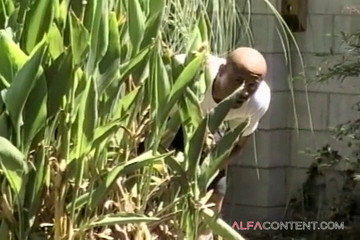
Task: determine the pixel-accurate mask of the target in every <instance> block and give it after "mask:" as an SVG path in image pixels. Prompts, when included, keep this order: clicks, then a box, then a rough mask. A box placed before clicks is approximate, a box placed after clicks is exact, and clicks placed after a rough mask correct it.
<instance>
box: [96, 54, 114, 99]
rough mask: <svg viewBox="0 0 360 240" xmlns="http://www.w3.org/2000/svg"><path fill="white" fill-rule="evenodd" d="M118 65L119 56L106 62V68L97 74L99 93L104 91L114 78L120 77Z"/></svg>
mask: <svg viewBox="0 0 360 240" xmlns="http://www.w3.org/2000/svg"><path fill="white" fill-rule="evenodd" d="M119 67H120V58H118V59H114V60H112V61H110V62H108V67H107V68H106V70H105V72H103V73H102V74H99V75H98V76H97V77H96V79H97V81H96V84H97V91H98V92H99V95H101V94H102V93H104V91H105V90H106V89H107V88H108V87H109V86H110V85H111V83H112V82H113V81H114V80H115V79H120V74H119Z"/></svg>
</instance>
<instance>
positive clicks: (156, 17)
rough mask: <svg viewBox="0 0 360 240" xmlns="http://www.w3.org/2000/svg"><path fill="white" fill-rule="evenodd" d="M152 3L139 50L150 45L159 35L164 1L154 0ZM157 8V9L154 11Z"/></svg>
mask: <svg viewBox="0 0 360 240" xmlns="http://www.w3.org/2000/svg"><path fill="white" fill-rule="evenodd" d="M152 2H156V3H152V4H151V6H152V8H151V13H150V14H151V15H150V18H149V19H148V20H147V22H146V28H145V32H144V38H143V40H142V43H141V49H142V48H144V47H146V46H148V45H149V44H151V42H152V39H153V38H156V37H157V36H158V35H159V33H160V27H161V24H162V21H163V17H164V10H165V1H164V0H155V1H152ZM155 7H156V8H158V9H155Z"/></svg>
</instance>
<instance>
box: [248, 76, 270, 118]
mask: <svg viewBox="0 0 360 240" xmlns="http://www.w3.org/2000/svg"><path fill="white" fill-rule="evenodd" d="M270 101H271V90H270V87H269V85H268V84H267V83H266V82H265V81H262V82H261V83H260V85H259V88H258V89H257V90H256V92H255V93H254V96H253V97H252V98H251V101H250V102H251V105H252V107H253V108H254V109H253V110H255V111H256V112H258V111H260V112H266V111H267V110H268V108H269V105H270Z"/></svg>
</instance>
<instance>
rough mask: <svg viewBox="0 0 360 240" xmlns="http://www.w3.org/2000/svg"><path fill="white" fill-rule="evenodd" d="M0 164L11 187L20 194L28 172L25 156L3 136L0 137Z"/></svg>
mask: <svg viewBox="0 0 360 240" xmlns="http://www.w3.org/2000/svg"><path fill="white" fill-rule="evenodd" d="M0 166H1V169H2V170H3V172H4V175H5V177H6V179H7V181H8V182H9V183H10V186H11V188H12V189H13V190H14V192H15V193H17V194H18V195H21V192H22V190H23V188H24V187H25V184H26V174H27V172H28V166H27V163H26V161H25V156H24V155H23V154H22V153H21V152H20V151H19V150H18V149H17V148H16V147H15V146H14V145H12V144H11V143H10V142H9V141H8V140H7V139H6V138H3V137H0Z"/></svg>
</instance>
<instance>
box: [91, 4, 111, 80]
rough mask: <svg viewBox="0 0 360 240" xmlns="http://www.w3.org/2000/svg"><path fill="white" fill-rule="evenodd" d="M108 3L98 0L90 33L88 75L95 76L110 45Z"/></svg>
mask: <svg viewBox="0 0 360 240" xmlns="http://www.w3.org/2000/svg"><path fill="white" fill-rule="evenodd" d="M108 8H109V6H108V1H107V0H98V1H97V5H96V9H95V15H94V18H93V22H92V27H91V31H90V52H89V60H88V62H87V73H88V74H93V73H94V71H95V68H96V66H97V64H98V63H99V62H100V61H101V59H102V57H103V56H104V55H105V53H106V50H107V48H108V44H109V19H108V17H109V15H108Z"/></svg>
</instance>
